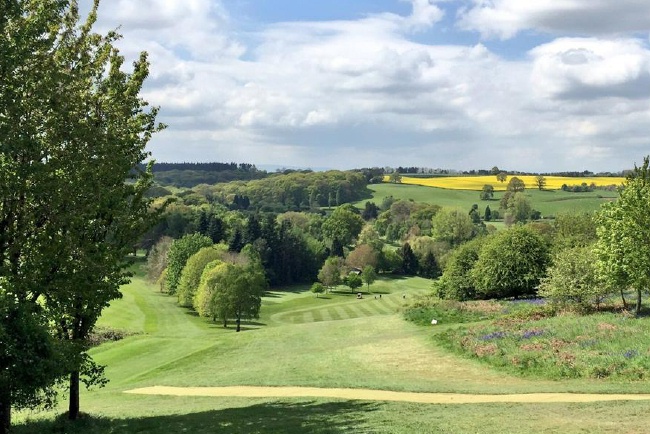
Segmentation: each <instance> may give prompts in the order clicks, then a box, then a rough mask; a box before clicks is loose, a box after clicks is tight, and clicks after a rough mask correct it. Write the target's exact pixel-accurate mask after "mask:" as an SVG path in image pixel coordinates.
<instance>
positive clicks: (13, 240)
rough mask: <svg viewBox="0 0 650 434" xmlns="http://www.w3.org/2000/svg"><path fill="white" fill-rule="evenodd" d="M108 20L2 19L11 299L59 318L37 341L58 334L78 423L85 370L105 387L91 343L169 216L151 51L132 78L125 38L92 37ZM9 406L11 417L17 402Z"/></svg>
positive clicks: (50, 10) (5, 249)
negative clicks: (156, 205)
mask: <svg viewBox="0 0 650 434" xmlns="http://www.w3.org/2000/svg"><path fill="white" fill-rule="evenodd" d="M96 12H97V3H95V4H94V6H93V8H92V9H91V12H90V14H89V16H88V18H87V20H86V21H85V22H84V23H81V24H79V21H80V16H79V14H78V10H77V7H76V3H75V2H70V1H65V0H61V1H54V0H42V1H38V2H27V1H14V2H11V4H10V6H8V7H6V8H5V9H3V15H2V18H0V26H2V27H1V28H2V31H0V47H2V56H0V80H1V82H2V87H1V88H0V137H2V144H1V146H2V153H1V154H0V155H1V156H0V184H1V185H2V194H1V198H2V200H1V202H2V203H1V204H0V233H1V235H0V264H2V265H0V278H1V280H2V281H3V287H4V288H3V294H2V295H1V296H0V297H2V298H3V299H5V300H4V301H7V302H11V303H14V302H17V303H18V305H19V306H18V308H17V309H18V311H21V312H30V313H32V312H34V311H37V310H38V309H40V308H42V309H43V310H42V313H43V314H44V315H46V316H47V317H48V318H49V321H47V322H41V321H38V322H33V323H30V329H31V330H33V332H34V333H37V332H38V331H39V330H41V329H39V327H48V326H47V324H48V323H49V324H52V325H53V326H54V327H55V330H54V332H55V335H56V337H57V338H58V339H59V343H58V345H60V346H61V347H62V348H63V349H64V350H65V351H66V353H67V360H68V361H69V364H68V365H67V369H68V371H67V374H69V376H70V383H69V384H70V407H69V414H68V415H69V417H70V418H71V419H75V418H76V417H77V415H78V412H79V376H80V374H83V371H84V370H85V371H86V372H87V373H88V374H89V375H90V377H89V378H88V380H89V381H90V383H96V384H101V368H100V367H98V366H97V365H95V364H94V363H93V362H92V359H90V357H89V356H88V355H87V353H86V350H87V344H86V343H85V339H86V337H87V336H88V334H89V333H90V331H91V330H92V328H93V327H94V324H95V322H96V320H97V318H98V317H99V315H100V314H101V311H102V309H103V308H104V307H106V306H107V305H108V303H109V302H110V301H111V300H113V299H115V298H118V297H119V296H120V293H119V286H120V285H121V284H123V283H125V282H127V281H128V277H129V275H130V274H129V272H128V271H127V270H126V267H127V266H128V265H129V264H128V261H125V260H124V258H125V255H126V253H128V252H131V251H132V250H133V246H134V244H135V240H137V239H138V238H140V236H141V235H142V233H143V232H144V231H145V230H146V229H147V227H148V226H149V225H150V224H151V223H152V220H153V218H156V217H157V215H158V213H149V210H148V207H149V204H150V199H149V197H148V196H147V192H148V191H149V190H150V188H151V185H152V176H151V171H150V168H149V170H147V171H143V170H141V169H138V165H139V164H140V163H141V162H142V161H143V160H144V159H145V158H146V157H147V156H148V155H149V154H148V153H147V152H146V151H145V147H146V144H147V142H148V141H149V139H150V138H151V136H152V134H154V133H155V132H156V131H159V130H160V129H161V128H162V126H161V125H157V124H156V123H155V117H156V114H157V109H155V108H154V109H151V110H147V109H146V106H147V103H146V101H144V100H142V98H141V97H140V95H139V94H140V90H141V88H142V85H143V83H144V80H145V79H146V77H147V75H148V62H147V58H146V54H144V53H143V54H142V55H141V56H140V58H139V60H138V61H136V62H135V63H134V65H133V72H132V73H127V72H125V71H124V69H123V68H122V66H123V61H124V59H123V57H122V56H120V55H119V53H118V51H117V49H116V48H115V47H114V46H113V44H114V42H115V40H116V39H117V38H118V37H119V35H117V34H116V33H114V32H110V33H108V34H107V35H106V36H102V35H97V34H94V33H92V26H93V24H94V23H95V20H96V18H97V14H96ZM125 181H128V182H125ZM26 279H29V282H25V280H26ZM34 305H38V308H35V307H34ZM32 326H33V327H32ZM6 330H11V329H5V331H6ZM35 360H36V359H35ZM39 360H41V361H43V362H44V363H45V362H47V360H46V358H44V359H39ZM33 368H34V369H40V368H39V367H37V366H34V367H33ZM80 371H81V372H80ZM53 372H54V370H53ZM0 407H2V408H3V409H2V412H3V413H5V414H9V411H10V408H11V400H10V399H9V400H3V401H2V402H1V403H0ZM2 428H6V427H5V426H4V425H2V427H0V429H2Z"/></svg>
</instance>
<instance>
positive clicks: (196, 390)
mask: <svg viewBox="0 0 650 434" xmlns="http://www.w3.org/2000/svg"><path fill="white" fill-rule="evenodd" d="M125 393H134V394H141V395H173V396H219V397H228V396H236V397H246V398H337V399H359V400H364V401H402V402H418V403H423V404H475V403H489V402H513V403H544V402H548V403H552V402H597V401H641V400H650V394H643V395H641V394H638V395H625V394H611V395H610V394H587V393H526V394H512V395H470V394H459V393H414V392H391V391H387V390H369V389H323V388H317V387H251V386H231V387H167V386H154V387H145V388H142V389H133V390H127V391H125Z"/></svg>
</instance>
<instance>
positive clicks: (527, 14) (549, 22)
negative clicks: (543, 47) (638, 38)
mask: <svg viewBox="0 0 650 434" xmlns="http://www.w3.org/2000/svg"><path fill="white" fill-rule="evenodd" d="M458 24H459V26H460V27H461V28H462V29H465V30H476V31H479V32H480V33H481V34H482V35H483V36H485V37H493V36H496V37H499V38H502V39H507V38H512V37H513V36H515V35H516V34H517V33H518V32H520V31H522V30H527V29H531V30H538V31H543V32H550V33H567V32H568V33H570V34H583V35H602V34H616V33H630V32H642V33H648V30H649V29H650V2H648V1H647V0H618V1H612V0H472V5H471V6H470V7H468V8H465V9H464V10H463V11H461V14H460V20H459V23H458Z"/></svg>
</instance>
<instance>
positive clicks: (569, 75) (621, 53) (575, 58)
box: [531, 38, 650, 101]
mask: <svg viewBox="0 0 650 434" xmlns="http://www.w3.org/2000/svg"><path fill="white" fill-rule="evenodd" d="M531 55H532V57H533V62H534V67H533V75H532V80H533V83H534V84H535V88H536V91H538V92H539V93H540V94H541V95H544V96H546V97H549V98H553V99H560V100H578V101H585V100H587V101H588V100H593V99H598V98H625V99H641V98H649V97H650V51H649V50H648V49H647V48H646V47H644V46H643V45H642V44H641V43H640V42H639V41H637V40H632V39H618V40H603V39H596V38H561V39H557V40H555V41H553V42H551V43H548V44H544V45H541V46H539V47H537V48H535V49H534V50H532V51H531Z"/></svg>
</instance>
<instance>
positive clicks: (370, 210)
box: [361, 202, 379, 221]
mask: <svg viewBox="0 0 650 434" xmlns="http://www.w3.org/2000/svg"><path fill="white" fill-rule="evenodd" d="M378 214H379V207H378V206H377V204H376V203H374V202H366V205H365V207H364V209H363V212H362V213H361V218H363V219H364V220H366V221H368V220H372V219H376V218H377V215H378Z"/></svg>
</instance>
